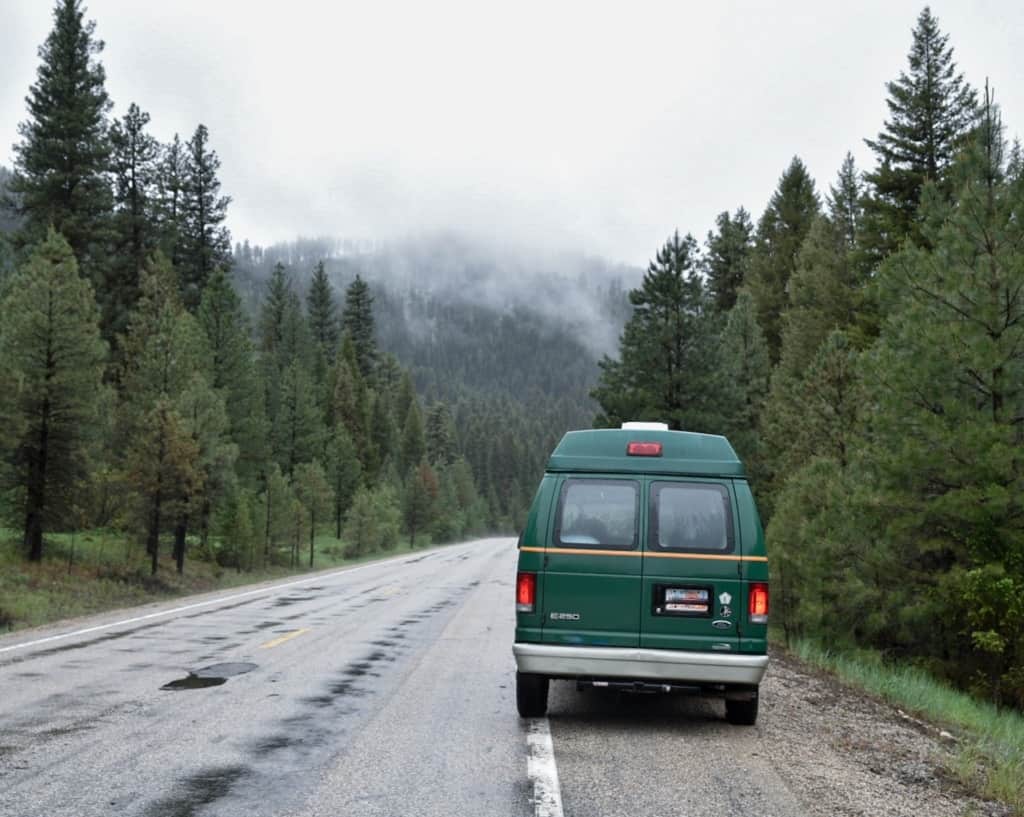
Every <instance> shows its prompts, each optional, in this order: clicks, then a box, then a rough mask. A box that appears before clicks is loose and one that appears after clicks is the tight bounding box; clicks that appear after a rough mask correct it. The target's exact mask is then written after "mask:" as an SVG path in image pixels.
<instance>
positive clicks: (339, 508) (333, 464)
mask: <svg viewBox="0 0 1024 817" xmlns="http://www.w3.org/2000/svg"><path fill="white" fill-rule="evenodd" d="M326 471H327V481H328V483H329V484H330V486H331V491H332V495H333V504H332V508H331V513H332V516H333V519H334V530H335V537H336V538H338V539H340V538H341V528H342V524H343V523H344V521H345V516H346V514H347V513H348V509H349V508H350V507H351V505H352V497H353V496H355V492H356V489H357V488H358V487H359V483H360V481H361V479H362V473H363V469H362V466H361V465H360V463H359V457H358V456H357V455H356V448H355V445H354V444H353V442H352V437H351V436H350V435H349V433H348V429H346V428H345V426H344V424H343V423H340V422H339V423H338V424H337V425H336V426H335V427H334V429H333V431H332V433H331V437H330V440H329V441H328V443H327V466H326Z"/></svg>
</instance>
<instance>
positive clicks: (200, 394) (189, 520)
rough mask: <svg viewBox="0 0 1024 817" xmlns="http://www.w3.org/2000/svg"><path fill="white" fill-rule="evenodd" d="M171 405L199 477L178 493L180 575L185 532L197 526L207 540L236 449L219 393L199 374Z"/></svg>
mask: <svg viewBox="0 0 1024 817" xmlns="http://www.w3.org/2000/svg"><path fill="white" fill-rule="evenodd" d="M175 404H176V405H175V408H176V410H177V411H178V413H179V415H180V416H181V418H182V421H183V424H184V428H185V430H187V431H188V433H189V434H190V435H191V437H192V440H193V442H194V443H195V446H196V450H197V458H196V462H195V467H196V470H197V472H198V474H199V476H200V480H199V481H198V482H197V484H196V485H195V486H194V487H192V489H191V490H188V488H186V490H185V491H183V492H182V497H181V500H180V501H181V510H180V513H179V515H178V519H177V522H176V525H175V536H174V561H175V565H176V567H177V570H178V573H179V574H180V573H183V572H184V569H185V536H186V533H187V531H188V530H189V529H190V528H195V527H198V529H199V532H200V537H201V541H202V542H203V544H204V545H205V544H206V543H207V541H208V536H209V528H210V518H211V515H212V513H213V509H214V506H215V504H216V503H217V502H218V501H219V500H220V499H221V498H222V497H223V496H224V494H225V493H226V492H227V491H228V490H229V489H230V487H231V484H232V482H233V481H234V465H235V460H236V459H237V458H238V446H236V445H235V444H234V443H233V442H232V441H231V437H230V433H229V431H230V421H229V420H228V414H227V409H226V407H225V405H224V396H223V394H222V393H221V392H218V391H217V390H215V389H213V388H212V387H211V386H210V384H209V382H208V381H207V380H206V378H205V377H204V376H203V375H202V374H201V373H199V372H197V373H196V374H194V375H193V377H192V379H191V381H190V382H189V385H188V388H187V389H186V390H185V391H184V392H183V393H182V394H181V396H180V397H179V398H178V399H177V400H176V401H175Z"/></svg>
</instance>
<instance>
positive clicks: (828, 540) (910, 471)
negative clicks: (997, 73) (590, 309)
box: [593, 8, 1024, 708]
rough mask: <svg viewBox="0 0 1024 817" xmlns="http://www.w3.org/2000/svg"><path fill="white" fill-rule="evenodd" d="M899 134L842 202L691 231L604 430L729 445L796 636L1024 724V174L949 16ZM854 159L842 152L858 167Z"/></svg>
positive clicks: (602, 416)
mask: <svg viewBox="0 0 1024 817" xmlns="http://www.w3.org/2000/svg"><path fill="white" fill-rule="evenodd" d="M907 66H908V67H907V70H906V71H904V72H901V74H900V76H899V77H898V78H897V79H896V80H894V81H893V82H891V83H889V84H888V85H887V87H886V90H887V92H888V99H887V102H888V105H889V111H890V117H889V119H888V120H887V121H886V122H885V124H884V126H883V129H882V131H881V132H880V133H879V134H878V135H877V137H875V138H873V139H867V140H865V141H866V143H867V145H868V146H869V147H870V148H871V149H872V150H873V151H874V153H875V156H876V162H877V164H876V166H875V167H874V168H871V169H869V170H867V171H866V172H860V171H858V169H857V168H856V166H855V163H854V160H853V157H852V156H851V155H849V154H847V156H846V157H845V158H844V159H843V160H842V162H841V164H840V166H839V168H838V170H837V173H836V177H835V180H834V181H833V183H832V184H830V185H828V187H827V188H826V189H827V193H825V194H824V195H822V192H821V189H820V188H818V186H817V185H816V184H815V182H814V180H813V179H811V178H810V176H809V174H808V173H807V169H806V167H805V166H804V164H803V162H802V161H801V160H800V159H799V157H794V158H793V160H792V161H791V162H790V164H789V166H788V167H787V168H785V170H784V171H783V172H782V175H781V176H780V177H779V182H778V186H777V188H776V190H775V192H774V194H773V195H772V196H771V199H770V201H769V202H768V205H767V207H766V209H765V211H764V213H763V214H762V215H761V217H760V218H759V219H758V221H757V228H756V230H754V231H753V232H752V231H751V229H750V226H749V220H748V219H746V218H744V214H745V211H744V210H743V209H742V208H740V209H738V210H737V211H736V215H735V216H730V215H729V214H728V213H722V214H721V215H720V216H719V218H718V219H717V222H716V228H717V229H716V230H715V231H713V232H711V233H709V234H708V238H707V241H706V243H705V245H704V249H703V252H701V251H700V248H699V247H698V245H697V242H696V241H695V240H694V239H693V238H692V237H690V236H685V237H683V238H680V236H679V234H678V233H676V234H675V235H673V236H672V237H671V238H670V239H669V240H668V241H667V242H666V244H665V246H664V247H663V248H661V249H660V250H659V251H658V252H657V254H656V256H655V259H654V261H652V262H651V265H650V268H649V270H648V273H647V275H646V276H645V277H644V279H643V281H642V283H641V285H640V286H639V287H637V288H636V289H634V290H632V291H631V292H630V294H629V298H630V302H631V304H632V306H633V311H632V316H631V317H630V318H629V321H628V323H627V324H626V327H625V330H624V332H623V334H622V336H621V338H620V343H619V350H618V354H617V355H615V356H609V357H606V358H604V360H603V361H602V362H601V376H600V380H599V383H598V385H597V387H596V388H595V389H594V390H593V396H594V398H595V399H596V400H597V401H598V402H599V403H600V406H601V411H600V412H599V413H598V416H597V421H596V422H597V423H598V424H605V423H609V424H617V423H618V422H619V421H620V420H623V419H627V418H628V419H638V420H664V421H667V422H669V423H670V424H671V425H672V427H674V428H685V429H692V430H700V431H715V432H720V433H725V434H727V435H728V436H729V437H730V438H731V440H732V441H733V443H734V445H735V447H736V448H737V450H738V452H739V453H740V454H741V456H742V457H743V458H744V460H745V461H746V463H747V466H748V470H749V472H750V473H751V474H752V475H753V477H754V485H755V489H756V491H757V493H758V497H759V504H760V506H761V510H762V514H763V516H764V518H765V519H766V521H767V522H768V528H767V537H768V543H769V549H770V553H771V554H772V582H773V587H774V590H773V600H772V604H773V613H772V615H773V618H774V620H775V621H776V622H777V623H779V624H780V625H781V628H782V631H783V634H784V635H785V637H786V639H787V640H792V639H796V638H801V637H808V636H809V637H812V638H817V639H821V640H822V641H824V642H825V643H827V644H828V645H829V646H830V647H844V646H869V647H874V648H877V649H879V650H881V651H883V653H884V654H886V655H895V656H899V657H902V658H907V659H911V660H913V661H915V662H917V663H919V664H921V665H923V666H925V667H927V668H928V669H930V670H932V671H934V672H936V673H938V674H940V675H942V676H945V677H947V678H949V679H951V680H952V681H954V682H955V683H957V684H959V685H960V686H962V687H965V688H968V689H971V690H973V691H974V692H976V693H978V694H979V695H982V696H985V697H988V698H989V699H990V700H992V701H993V702H995V703H996V704H1008V705H1013V706H1016V707H1018V708H1021V707H1024V607H1022V606H1021V601H1020V600H1021V599H1022V598H1024V513H1022V511H1024V508H1022V502H1024V313H1022V310H1024V234H1022V230H1024V160H1022V152H1021V147H1020V145H1019V143H1014V144H1013V145H1009V144H1007V140H1006V135H1005V130H1004V126H1003V123H1002V118H1001V113H1000V110H999V107H998V105H997V104H996V102H995V99H994V96H993V93H992V91H991V90H990V89H989V87H988V86H987V84H986V86H985V89H984V91H983V93H980V94H979V92H978V91H977V90H975V89H974V88H972V87H971V86H970V85H968V84H967V81H966V80H965V79H964V77H963V76H962V74H960V73H959V72H958V70H957V67H956V63H955V61H954V59H953V50H952V47H951V46H950V44H949V38H948V36H947V35H945V34H943V33H942V32H941V30H940V29H939V26H938V21H937V20H936V18H935V17H934V16H933V15H932V14H931V12H930V10H929V9H927V8H925V9H924V10H923V11H922V12H921V14H920V16H919V17H918V18H917V22H916V25H915V27H914V30H913V34H912V41H911V50H910V53H909V55H908V60H907ZM837 158H838V157H837Z"/></svg>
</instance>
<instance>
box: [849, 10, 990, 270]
mask: <svg viewBox="0 0 1024 817" xmlns="http://www.w3.org/2000/svg"><path fill="white" fill-rule="evenodd" d="M907 62H908V68H909V72H907V71H901V72H900V75H899V77H898V78H897V79H896V80H895V81H893V82H889V83H887V84H886V90H887V91H888V93H889V97H888V99H887V100H886V103H887V104H888V106H889V119H887V120H886V122H885V125H884V129H883V130H882V131H881V132H880V133H879V134H878V137H877V138H876V139H866V140H865V141H866V142H867V145H868V147H870V148H871V149H872V150H873V151H874V152H875V156H877V158H878V167H877V168H876V169H875V170H874V171H873V172H872V173H868V174H867V175H866V177H865V178H866V179H867V182H868V183H869V185H870V187H871V195H870V196H869V197H868V198H867V199H866V201H865V207H866V211H867V212H866V216H867V220H866V236H865V240H866V241H867V244H868V247H869V249H870V251H871V254H872V257H873V258H874V260H875V261H880V260H881V259H882V258H884V257H885V256H886V255H888V254H889V253H891V252H893V251H895V250H896V249H897V248H898V247H899V245H900V243H901V242H902V241H903V240H904V239H905V238H910V239H912V240H914V241H919V240H920V239H921V237H922V233H921V230H920V223H919V221H918V219H917V208H918V205H919V204H920V202H921V193H922V190H923V189H924V185H925V182H926V181H932V182H934V183H935V184H936V185H938V188H937V189H938V190H939V191H941V192H942V193H943V194H944V195H948V194H949V192H950V183H949V182H948V181H947V180H946V174H947V171H948V169H949V167H950V165H951V163H952V162H953V159H954V158H955V156H956V154H957V151H958V150H959V149H960V147H961V146H962V145H963V142H964V138H965V136H966V135H967V134H968V133H969V131H970V130H971V128H972V127H973V126H974V123H975V121H976V117H977V95H976V94H975V92H974V90H973V89H972V88H971V87H970V86H969V85H968V84H967V83H966V81H965V80H964V77H963V74H961V73H958V72H957V66H956V63H955V62H953V49H952V48H951V47H950V46H949V36H948V35H944V34H942V33H941V32H940V31H939V21H938V20H937V19H936V18H935V17H934V15H932V13H931V9H929V8H928V7H927V6H925V8H924V10H923V11H922V12H921V14H920V15H919V16H918V18H917V25H916V26H915V27H914V31H913V42H912V44H911V48H910V54H909V55H908V57H907Z"/></svg>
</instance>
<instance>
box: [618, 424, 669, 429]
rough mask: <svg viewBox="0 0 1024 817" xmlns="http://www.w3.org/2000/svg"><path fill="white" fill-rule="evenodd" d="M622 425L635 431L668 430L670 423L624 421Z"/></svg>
mask: <svg viewBox="0 0 1024 817" xmlns="http://www.w3.org/2000/svg"><path fill="white" fill-rule="evenodd" d="M622 427H623V428H627V429H632V430H633V431H668V423H623V424H622Z"/></svg>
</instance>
